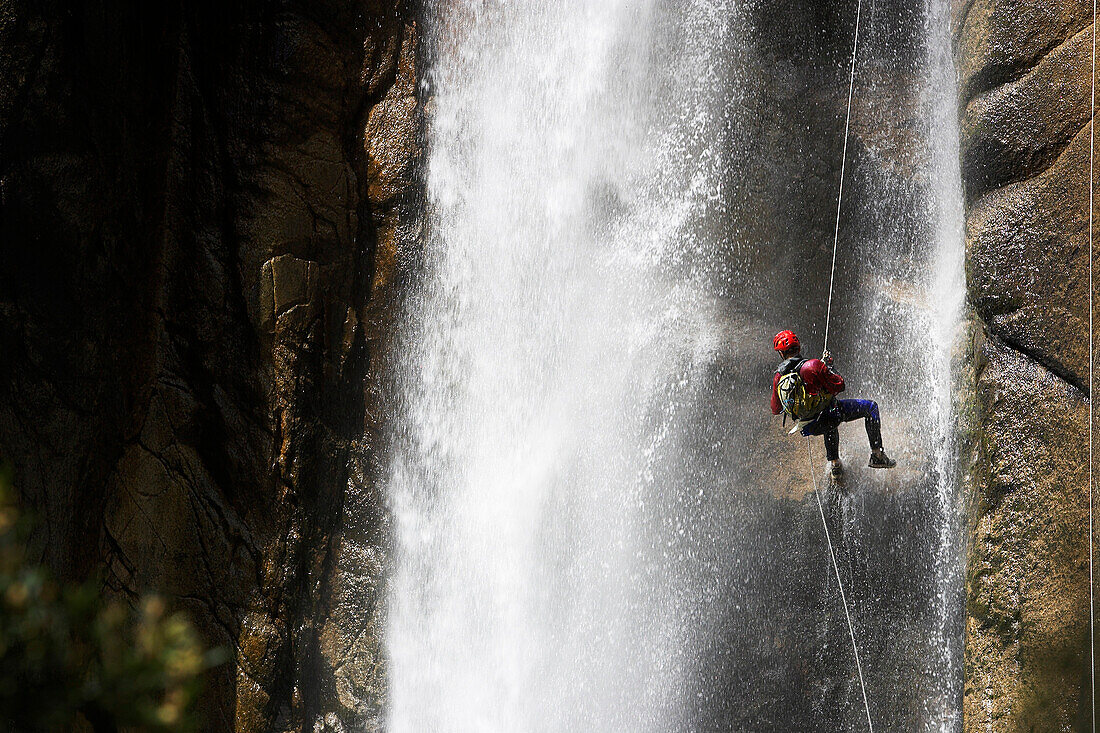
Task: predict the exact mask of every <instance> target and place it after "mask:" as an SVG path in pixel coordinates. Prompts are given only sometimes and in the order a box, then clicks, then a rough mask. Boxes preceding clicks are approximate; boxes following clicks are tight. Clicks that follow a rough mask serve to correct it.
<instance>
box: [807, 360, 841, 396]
mask: <svg viewBox="0 0 1100 733" xmlns="http://www.w3.org/2000/svg"><path fill="white" fill-rule="evenodd" d="M799 373H800V374H801V375H802V381H804V382H805V383H806V384H807V385H808V386H809V388H810V389H812V390H814V391H815V392H818V393H821V392H822V391H825V392H828V393H829V394H840V393H841V392H843V391H844V377H842V376H840V375H839V374H837V373H836V372H834V371H833V370H831V369H829V367H828V366H827V365H826V364H825V362H823V361H821V359H810V360H809V361H807V362H806V363H805V364H803V365H802V369H800V370H799Z"/></svg>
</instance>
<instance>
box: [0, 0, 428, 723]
mask: <svg viewBox="0 0 1100 733" xmlns="http://www.w3.org/2000/svg"><path fill="white" fill-rule="evenodd" d="M417 44H418V28H417V25H416V22H415V19H414V17H413V15H412V10H411V8H410V6H409V4H407V3H404V2H400V1H398V2H370V1H368V2H346V1H344V0H325V1H324V2H305V1H303V2H294V1H292V2H286V3H267V2H243V3H219V2H210V1H208V0H199V1H198V2H194V1H189V2H166V3H129V2H114V1H113V0H89V1H87V2H53V1H47V2H37V1H35V2H22V1H21V0H11V1H6V2H3V3H0V259H2V261H3V262H4V266H3V267H2V268H0V352H2V353H3V358H2V359H0V385H2V387H0V389H2V390H3V396H2V397H0V454H2V455H3V456H4V457H5V458H6V459H7V460H9V461H11V462H12V463H13V465H14V469H15V482H16V485H17V488H18V489H19V490H20V492H21V494H22V497H23V500H24V503H25V505H26V506H28V507H29V508H31V509H32V510H33V511H34V512H35V513H37V514H38V515H39V516H40V517H41V518H42V519H43V520H44V521H43V530H42V531H41V532H40V533H39V536H38V537H37V538H36V543H35V546H36V547H37V548H38V549H39V552H40V553H41V556H42V558H43V559H44V561H46V562H47V563H48V564H49V565H50V566H52V567H53V568H54V569H55V570H56V571H57V572H58V573H60V574H61V575H62V576H64V577H66V578H70V579H80V578H83V577H86V576H87V575H88V574H89V573H93V572H102V571H105V573H106V585H107V592H110V593H115V594H123V595H131V594H135V593H138V592H141V591H144V590H148V589H157V590H159V591H161V592H163V593H165V594H167V596H168V597H169V598H170V599H171V602H172V603H173V604H174V605H176V606H179V607H182V608H184V609H186V610H188V611H189V612H190V613H191V615H192V617H193V618H194V619H195V620H196V621H197V622H198V624H199V626H200V628H201V629H202V630H203V632H204V634H205V635H206V637H207V640H208V642H209V643H212V644H217V645H221V646H223V647H225V648H227V649H229V650H230V651H231V655H232V656H233V658H234V663H231V664H229V665H226V666H224V667H223V668H221V670H220V671H219V672H218V674H217V675H216V676H215V678H214V679H212V680H211V681H210V685H209V688H208V693H207V695H206V696H205V698H204V711H203V713H204V716H205V718H206V721H207V726H208V727H209V729H211V730H234V729H235V730H240V731H268V730H301V729H304V728H305V729H311V730H312V729H313V727H314V722H315V721H318V720H322V719H324V718H325V716H326V714H338V716H343V718H344V719H345V720H346V721H348V722H350V720H351V717H352V715H351V714H350V713H348V711H347V710H346V709H345V708H343V707H341V703H340V701H341V700H343V701H347V700H348V699H349V698H348V695H354V694H356V691H354V690H348V689H347V686H346V685H343V684H342V683H341V681H340V680H341V674H340V673H341V669H342V667H341V660H342V659H343V658H344V656H345V654H344V652H345V647H346V646H347V644H345V643H344V642H342V641H341V640H339V639H334V638H332V635H331V633H329V634H326V633H325V632H324V631H323V629H325V628H327V626H326V619H327V618H329V617H330V616H332V615H333V614H336V615H338V614H339V613H340V608H341V598H342V596H341V592H347V589H348V588H349V587H350V586H352V585H354V586H356V588H357V590H356V593H357V598H358V600H363V599H369V597H370V596H369V594H370V588H371V584H372V581H373V580H374V579H375V578H376V577H377V574H378V572H379V567H380V564H379V561H378V559H377V557H376V556H375V547H377V545H378V543H379V542H380V539H379V537H378V536H377V533H375V534H373V535H370V536H367V535H362V536H357V537H358V541H360V542H361V543H363V544H360V545H358V546H357V548H356V550H355V551H354V552H346V551H345V552H340V553H337V552H336V548H337V545H338V544H339V543H341V542H351V541H352V540H351V538H350V537H349V538H347V539H344V538H342V537H341V536H340V532H339V531H338V528H339V527H349V528H351V529H352V531H354V528H355V527H356V526H359V525H357V524H356V519H357V518H359V519H361V520H362V521H361V522H360V523H359V524H364V523H365V524H366V525H369V526H370V528H371V529H372V530H377V529H378V527H379V526H380V524H379V522H378V520H377V518H376V517H373V516H372V515H371V512H373V511H375V510H376V509H377V507H376V506H375V505H374V503H373V502H372V499H371V498H370V497H371V495H370V494H369V492H359V494H360V495H361V496H364V497H366V498H363V499H360V500H359V502H358V503H352V504H346V503H345V501H344V497H345V494H346V488H347V487H348V486H349V483H350V484H353V485H354V484H356V482H362V481H363V480H364V479H363V475H362V472H357V471H354V470H351V469H349V466H351V465H353V463H354V461H353V458H354V457H355V456H358V455H362V454H363V452H364V451H363V447H362V443H363V441H364V440H366V441H369V440H370V437H369V436H370V435H371V422H372V418H371V414H372V413H371V409H370V402H371V397H370V394H369V390H368V389H365V388H364V383H365V381H364V375H365V374H366V373H368V372H369V371H370V364H371V362H372V361H373V360H376V359H377V358H378V353H379V351H380V346H379V344H380V343H381V342H383V341H384V340H385V337H386V324H385V323H384V321H383V317H382V314H383V313H384V312H385V309H384V308H382V307H381V304H382V303H384V302H385V300H386V298H387V297H389V295H388V293H389V292H390V290H389V288H388V284H389V283H390V282H391V281H392V278H393V274H394V263H395V262H396V259H397V252H398V251H399V250H401V249H402V248H403V247H405V246H406V245H407V244H408V243H411V242H413V241H414V240H415V231H414V228H413V227H414V222H415V219H414V217H413V216H412V213H411V212H413V211H414V210H415V204H414V202H415V198H416V192H415V187H414V185H413V182H414V180H415V169H416V166H417V160H418V151H419V134H420V133H419V129H420V128H419V122H418V120H419V106H418V102H417V99H416V88H417V87H416V81H417V80H416V74H417ZM364 436H367V437H366V438H364ZM342 514H344V515H345V516H343V517H342V516H341V515H342ZM372 542H374V544H373V545H372V544H371V543H372ZM337 554H339V555H340V557H341V558H342V560H341V561H340V562H337V561H336V556H337ZM349 628H352V627H349ZM356 633H357V638H358V647H357V648H360V649H361V652H360V653H359V655H358V657H357V660H358V662H359V663H360V664H365V661H364V657H365V658H367V659H368V660H369V659H371V658H373V659H375V661H376V662H377V636H376V630H375V629H374V628H373V627H372V628H362V627H359V628H357V631H356ZM375 666H377V664H375ZM357 679H358V684H359V685H368V686H369V685H377V684H380V681H379V678H378V676H377V675H374V676H372V675H370V674H363V675H359V676H358V677H357ZM303 681H304V682H307V683H308V684H302V682H303ZM375 698H377V695H375ZM360 715H361V716H362V715H364V713H360ZM365 715H367V717H369V711H368V712H367V713H365ZM328 719H329V721H330V722H332V721H334V720H335V718H333V717H332V715H329V718H328ZM361 722H369V721H361ZM334 724H335V723H334Z"/></svg>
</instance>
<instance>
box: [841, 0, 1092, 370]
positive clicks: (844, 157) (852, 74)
mask: <svg viewBox="0 0 1100 733" xmlns="http://www.w3.org/2000/svg"><path fill="white" fill-rule="evenodd" d="M1094 2H1095V0H1094ZM862 9H863V0H857V2H856V32H855V37H854V39H853V40H852V62H851V65H850V68H849V70H848V112H847V114H846V115H845V116H844V148H843V150H842V151H841V153H840V188H839V190H838V191H837V195H836V226H835V227H834V228H833V263H832V265H830V267H829V300H828V302H827V303H826V304H825V344H824V347H823V348H824V349H825V350H826V351H828V350H829V320H830V318H831V317H832V315H833V275H834V274H835V273H836V248H837V243H838V242H839V241H840V206H841V203H842V202H843V201H844V168H845V166H846V165H847V163H848V128H849V126H850V125H851V123H852V91H853V90H854V89H855V88H856V51H858V50H859V16H860V11H861V10H862Z"/></svg>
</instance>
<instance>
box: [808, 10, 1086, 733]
mask: <svg viewBox="0 0 1100 733" xmlns="http://www.w3.org/2000/svg"><path fill="white" fill-rule="evenodd" d="M1095 1H1096V0H1093V2H1095ZM862 10H863V0H857V2H856V27H855V34H854V37H853V39H852V62H851V66H850V69H849V72H848V111H847V113H846V114H845V117H844V147H843V150H842V151H841V154H840V186H839V190H838V191H837V197H836V226H835V227H834V228H833V260H832V265H831V266H830V268H829V299H828V302H827V303H826V306H825V339H824V350H825V351H828V349H829V321H830V319H831V318H832V313H833V279H834V275H835V274H836V251H837V245H838V243H839V242H840V210H841V205H842V203H843V201H844V170H845V168H846V166H847V162H848V130H849V128H850V126H851V123H852V96H853V92H854V90H855V85H856V52H857V51H858V50H859V20H860V15H861V13H862ZM806 458H807V460H808V461H809V464H810V477H811V478H812V479H813V482H814V497H815V498H816V499H817V510H818V512H819V513H820V514H821V526H822V527H823V528H824V529H825V542H826V544H827V545H828V547H829V558H830V559H831V560H832V563H833V573H835V575H836V584H837V588H839V589H840V603H841V605H843V606H844V618H845V619H846V620H847V622H848V636H849V638H851V640H852V653H853V654H854V655H855V659H856V672H857V673H858V674H859V689H860V691H861V692H862V693H863V710H864V712H866V713H867V729H868V730H869V731H870V733H875V726H874V724H873V723H872V722H871V706H870V704H869V703H868V701H867V685H866V683H865V682H864V681H863V665H862V664H861V663H860V660H859V646H858V645H857V644H856V632H855V628H854V627H853V626H852V615H851V613H849V611H848V599H847V597H846V596H845V595H844V583H843V582H841V579H840V566H839V565H838V564H837V561H836V552H834V550H833V539H832V536H831V535H830V534H829V523H828V522H827V521H826V520H825V508H824V506H823V505H822V503H821V489H820V488H819V487H818V485H817V472H816V470H815V469H814V457H813V451H812V449H811V448H810V443H809V441H808V440H807V441H806Z"/></svg>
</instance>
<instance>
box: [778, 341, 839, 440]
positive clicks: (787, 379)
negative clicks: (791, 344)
mask: <svg viewBox="0 0 1100 733" xmlns="http://www.w3.org/2000/svg"><path fill="white" fill-rule="evenodd" d="M806 361H807V360H806V359H799V358H797V357H796V358H793V359H787V361H785V362H783V363H782V364H780V365H779V369H778V370H776V371H777V372H778V374H779V375H780V376H779V383H778V384H777V385H776V386H775V391H776V394H777V395H778V396H779V403H780V404H781V405H782V406H783V414H784V416H790V418H791V419H792V420H794V422H795V426H794V428H792V429H791V432H792V433H793V432H794V431H796V430H798V429H799V428H801V427H802V426H803V425H805V424H806V423H808V422H810V421H812V420H813V419H814V418H816V417H817V416H818V415H820V414H821V413H822V412H823V411H824V410H825V408H827V407H828V406H829V404H830V403H831V402H832V400H833V396H832V395H831V394H829V393H828V392H823V393H821V394H812V393H811V392H810V391H809V390H808V389H806V383H805V382H804V381H803V380H802V375H801V374H799V373H798V370H799V369H800V368H801V367H802V365H803V364H805V363H806Z"/></svg>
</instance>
